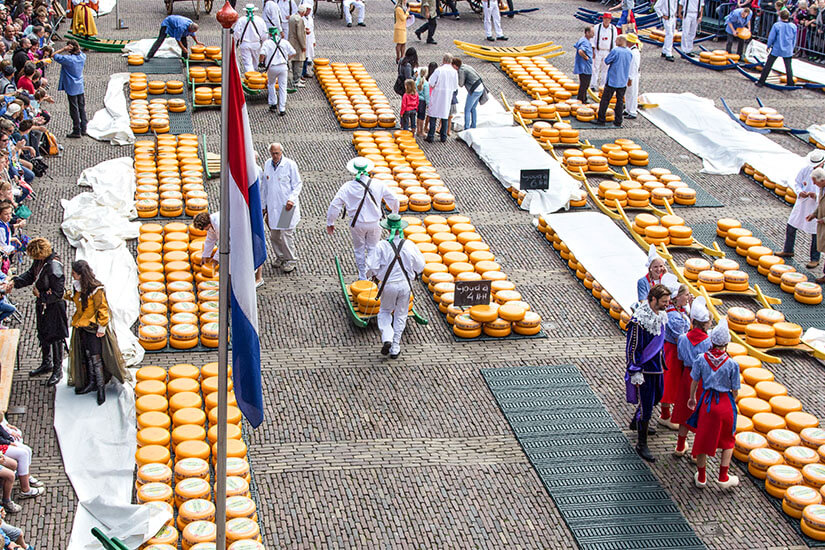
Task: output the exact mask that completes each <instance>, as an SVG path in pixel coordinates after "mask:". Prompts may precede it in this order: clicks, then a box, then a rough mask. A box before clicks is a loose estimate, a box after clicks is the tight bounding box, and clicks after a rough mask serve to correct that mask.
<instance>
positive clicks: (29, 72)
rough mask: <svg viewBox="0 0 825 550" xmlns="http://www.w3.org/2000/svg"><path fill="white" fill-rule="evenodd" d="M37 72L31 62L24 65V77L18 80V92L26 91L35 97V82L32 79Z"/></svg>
mask: <svg viewBox="0 0 825 550" xmlns="http://www.w3.org/2000/svg"><path fill="white" fill-rule="evenodd" d="M35 71H37V68H36V67H35V65H34V63H32V62H31V61H27V62H26V64H25V65H23V76H21V77H20V78H18V79H17V89H18V90H25V91H26V92H28V93H30V94H31V95H34V80H33V79H32V77H33V76H34V73H35Z"/></svg>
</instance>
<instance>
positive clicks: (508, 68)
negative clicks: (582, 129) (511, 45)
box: [501, 56, 579, 118]
mask: <svg viewBox="0 0 825 550" xmlns="http://www.w3.org/2000/svg"><path fill="white" fill-rule="evenodd" d="M501 70H502V71H504V72H505V73H506V74H507V75H508V76H509V77H510V78H512V79H513V81H514V82H515V83H516V84H518V85H519V87H520V88H521V89H522V90H524V91H525V92H527V94H528V95H530V97H533V98H536V99H544V100H546V101H548V102H549V103H554V102H556V103H560V102H564V101H566V100H568V99H570V98H571V97H573V96H575V95H576V93H577V92H578V91H579V83H578V82H577V81H576V80H574V79H572V78H570V77H569V76H567V75H566V74H565V73H564V72H563V71H561V70H559V69H557V68H556V67H554V66H553V65H551V64H550V62H549V61H547V59H546V58H544V57H541V56H536V57H526V56H519V57H502V58H501ZM568 112H569V111H568ZM551 114H552V113H551ZM542 118H547V117H546V115H542Z"/></svg>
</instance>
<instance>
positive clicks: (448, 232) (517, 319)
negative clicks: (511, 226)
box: [404, 215, 541, 338]
mask: <svg viewBox="0 0 825 550" xmlns="http://www.w3.org/2000/svg"><path fill="white" fill-rule="evenodd" d="M404 219H405V220H406V221H408V222H410V225H409V226H408V227H407V228H406V229H405V236H406V237H407V239H409V240H411V241H412V242H414V243H415V244H416V245H417V246H418V248H419V249H420V250H421V252H422V253H423V254H424V261H425V264H424V271H423V273H422V275H421V280H422V282H424V284H426V285H427V288H428V290H429V291H430V292H432V295H433V300H434V301H435V302H436V303H437V304H438V309H439V311H440V312H441V313H443V314H444V315H446V319H447V322H448V323H450V324H451V325H453V333H454V334H455V335H456V336H459V337H462V338H477V337H479V336H481V334H482V332H483V333H484V334H486V335H488V336H492V337H499V338H503V337H506V336H509V335H510V334H511V333H512V332H515V333H517V334H523V335H533V334H538V332H539V331H540V330H541V317H540V316H539V315H538V314H537V313H535V312H533V311H531V308H530V305H529V304H528V303H527V302H524V301H523V300H522V296H521V294H520V293H519V292H518V291H516V285H515V284H514V283H513V282H512V281H509V280H508V277H507V274H506V273H504V272H503V271H502V269H501V265H500V264H499V263H498V262H496V261H495V256H494V255H493V253H492V252H490V247H489V245H487V244H486V243H485V242H484V241H483V240H482V239H481V236H480V235H479V234H478V233H477V232H476V228H475V226H473V225H472V221H471V220H470V218H468V217H467V216H459V215H454V216H450V217H448V218H445V217H443V216H438V215H431V216H426V217H425V218H424V219H423V220H421V219H418V218H413V217H411V216H407V217H405V218H404ZM479 280H489V281H492V282H491V287H492V292H491V303H490V304H489V305H484V306H474V308H470V310H469V311H465V310H464V309H462V308H459V307H456V306H455V305H454V304H453V302H454V299H455V295H454V290H455V283H456V281H479ZM501 308H504V309H501Z"/></svg>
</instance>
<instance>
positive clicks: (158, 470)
mask: <svg viewBox="0 0 825 550" xmlns="http://www.w3.org/2000/svg"><path fill="white" fill-rule="evenodd" d="M137 483H138V484H140V485H144V484H146V483H163V484H165V485H168V486H171V485H172V470H171V469H170V468H169V466H167V465H166V464H159V463H155V462H153V463H149V464H144V465H143V466H141V467H140V468H138V471H137ZM169 502H170V504H171V501H169Z"/></svg>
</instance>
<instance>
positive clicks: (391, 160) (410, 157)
mask: <svg viewBox="0 0 825 550" xmlns="http://www.w3.org/2000/svg"><path fill="white" fill-rule="evenodd" d="M352 143H353V146H354V147H355V150H356V151H358V154H359V155H360V156H362V157H365V158H368V159H369V160H371V161H373V162H374V163H375V169H374V170H373V171H372V177H374V178H376V179H380V180H382V181H383V182H384V183H385V184H386V185H387V186H388V187H389V188H390V190H391V191H392V192H393V193H394V194H395V196H396V197H397V198H398V202H399V210H400V211H401V212H404V211H406V210H412V211H414V212H427V211H429V210H438V211H441V212H449V211H451V210H455V197H454V196H453V194H452V193H450V190H449V188H447V186H446V185H445V184H444V182H443V181H442V180H441V176H440V175H439V174H438V172H437V171H436V169H435V168H434V167H433V165H432V163H431V162H430V161H429V160H427V157H426V156H425V155H424V152H423V151H422V150H421V148H420V147H419V146H418V143H416V141H415V136H414V135H413V134H412V132H410V131H408V130H396V131H395V132H394V133H392V134H391V133H390V132H388V131H384V130H380V131H377V132H368V131H365V130H357V131H356V132H354V133H353V136H352Z"/></svg>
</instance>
